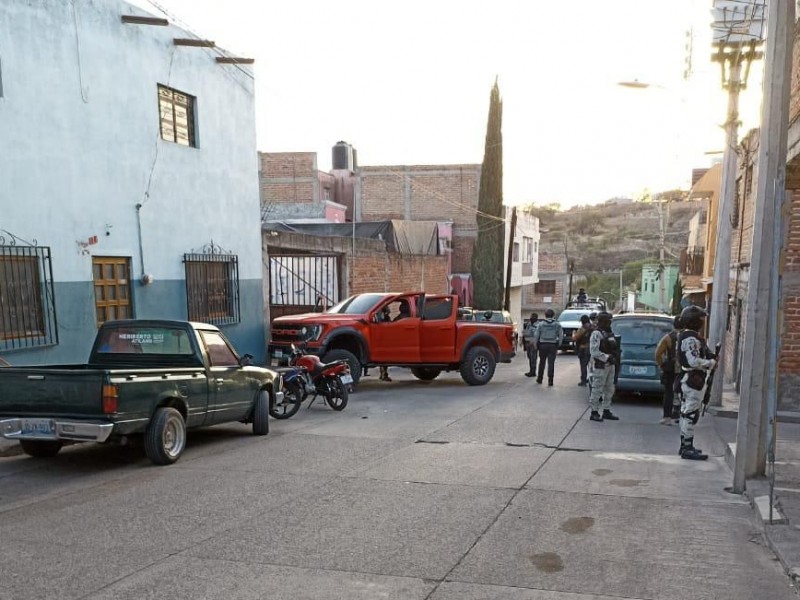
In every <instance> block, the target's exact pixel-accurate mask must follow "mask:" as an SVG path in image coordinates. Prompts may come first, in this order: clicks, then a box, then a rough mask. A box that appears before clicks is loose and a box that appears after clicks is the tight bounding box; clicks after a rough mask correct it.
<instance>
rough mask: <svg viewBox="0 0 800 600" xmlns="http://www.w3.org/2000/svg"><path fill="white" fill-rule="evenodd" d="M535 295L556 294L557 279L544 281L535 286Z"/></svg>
mask: <svg viewBox="0 0 800 600" xmlns="http://www.w3.org/2000/svg"><path fill="white" fill-rule="evenodd" d="M533 293H534V294H555V293H556V282H555V279H543V280H542V281H539V282H537V283H535V284H533Z"/></svg>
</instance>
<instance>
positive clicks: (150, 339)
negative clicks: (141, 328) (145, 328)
mask: <svg viewBox="0 0 800 600" xmlns="http://www.w3.org/2000/svg"><path fill="white" fill-rule="evenodd" d="M119 339H121V340H127V341H130V342H131V343H133V344H163V343H164V334H163V333H141V332H140V333H120V334H119Z"/></svg>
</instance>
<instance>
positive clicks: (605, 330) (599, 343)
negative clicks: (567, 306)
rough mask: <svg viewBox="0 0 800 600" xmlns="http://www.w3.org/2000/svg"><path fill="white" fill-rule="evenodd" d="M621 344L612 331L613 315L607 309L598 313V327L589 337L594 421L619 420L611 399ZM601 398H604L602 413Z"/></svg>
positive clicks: (591, 399) (591, 404)
mask: <svg viewBox="0 0 800 600" xmlns="http://www.w3.org/2000/svg"><path fill="white" fill-rule="evenodd" d="M618 354H619V344H617V338H616V337H614V333H613V332H612V331H611V315H610V314H609V313H607V312H605V311H603V312H601V313H598V315H597V329H595V330H594V331H592V336H591V338H589V355H590V356H591V358H592V363H593V369H592V391H591V393H590V394H589V408H591V410H592V412H591V414H590V415H589V418H590V419H591V420H592V421H603V420H604V419H605V420H609V421H619V417H618V416H616V415H615V414H614V413H612V412H611V399H612V398H613V397H614V376H615V374H616V368H617V358H618ZM600 398H602V399H603V402H602V409H603V413H602V414H600V408H601V403H600Z"/></svg>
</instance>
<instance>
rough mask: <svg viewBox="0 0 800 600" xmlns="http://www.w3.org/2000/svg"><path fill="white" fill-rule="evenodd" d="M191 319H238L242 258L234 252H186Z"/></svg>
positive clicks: (220, 321)
mask: <svg viewBox="0 0 800 600" xmlns="http://www.w3.org/2000/svg"><path fill="white" fill-rule="evenodd" d="M183 263H184V265H185V267H186V302H187V308H188V314H189V320H190V321H200V322H203V323H212V324H214V325H227V324H231V323H238V322H239V321H240V316H239V260H238V257H237V256H235V255H230V254H184V255H183Z"/></svg>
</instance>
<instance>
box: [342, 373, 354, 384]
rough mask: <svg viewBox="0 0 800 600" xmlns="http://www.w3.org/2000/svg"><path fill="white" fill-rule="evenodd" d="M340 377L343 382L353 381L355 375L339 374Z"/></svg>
mask: <svg viewBox="0 0 800 600" xmlns="http://www.w3.org/2000/svg"><path fill="white" fill-rule="evenodd" d="M339 379H341V380H342V383H353V377H352V376H351V375H350V374H345V375H339Z"/></svg>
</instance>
